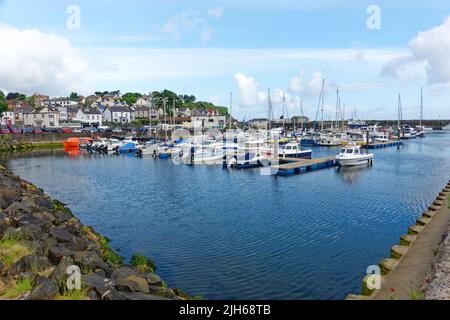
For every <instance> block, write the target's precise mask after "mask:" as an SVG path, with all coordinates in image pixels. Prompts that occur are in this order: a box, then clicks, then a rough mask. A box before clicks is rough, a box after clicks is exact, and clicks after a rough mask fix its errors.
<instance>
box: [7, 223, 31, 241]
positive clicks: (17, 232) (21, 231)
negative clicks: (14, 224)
mask: <svg viewBox="0 0 450 320" xmlns="http://www.w3.org/2000/svg"><path fill="white" fill-rule="evenodd" d="M6 233H7V234H8V235H10V236H11V237H12V238H15V239H19V240H29V241H33V240H36V239H38V238H39V236H38V234H35V233H39V230H36V228H33V227H30V226H23V227H20V228H16V229H14V228H9V229H8V230H7V231H6Z"/></svg>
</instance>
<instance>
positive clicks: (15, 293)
mask: <svg viewBox="0 0 450 320" xmlns="http://www.w3.org/2000/svg"><path fill="white" fill-rule="evenodd" d="M31 289H33V280H32V279H30V278H27V277H25V278H22V279H20V280H18V281H13V282H10V283H9V284H8V285H7V286H6V288H5V289H4V291H3V292H0V296H3V297H4V298H6V299H14V298H17V297H19V296H21V295H23V294H24V293H27V292H29V291H31Z"/></svg>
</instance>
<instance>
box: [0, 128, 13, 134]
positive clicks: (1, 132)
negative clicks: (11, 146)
mask: <svg viewBox="0 0 450 320" xmlns="http://www.w3.org/2000/svg"><path fill="white" fill-rule="evenodd" d="M10 133H11V131H10V130H9V129H8V128H1V129H0V134H10Z"/></svg>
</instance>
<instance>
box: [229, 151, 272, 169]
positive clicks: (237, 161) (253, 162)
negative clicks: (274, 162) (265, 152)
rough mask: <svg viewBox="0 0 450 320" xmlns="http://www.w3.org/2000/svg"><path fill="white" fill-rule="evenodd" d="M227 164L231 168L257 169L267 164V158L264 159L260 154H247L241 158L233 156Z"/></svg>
mask: <svg viewBox="0 0 450 320" xmlns="http://www.w3.org/2000/svg"><path fill="white" fill-rule="evenodd" d="M228 159H229V160H227V164H228V166H229V167H231V168H237V169H247V168H255V167H262V166H263V165H264V162H267V160H268V159H267V157H264V156H262V155H260V154H258V153H251V152H249V153H246V154H244V155H240V156H237V157H236V156H233V157H231V159H230V157H229V158H228Z"/></svg>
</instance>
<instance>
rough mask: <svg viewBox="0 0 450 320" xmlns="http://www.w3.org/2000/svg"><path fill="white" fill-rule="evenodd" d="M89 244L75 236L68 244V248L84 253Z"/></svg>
mask: <svg viewBox="0 0 450 320" xmlns="http://www.w3.org/2000/svg"><path fill="white" fill-rule="evenodd" d="M88 244H89V243H88V241H87V240H86V239H83V238H81V237H77V236H75V237H73V238H72V239H71V240H70V242H69V243H67V247H68V248H69V249H71V250H74V251H84V250H86V249H87V247H88Z"/></svg>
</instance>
